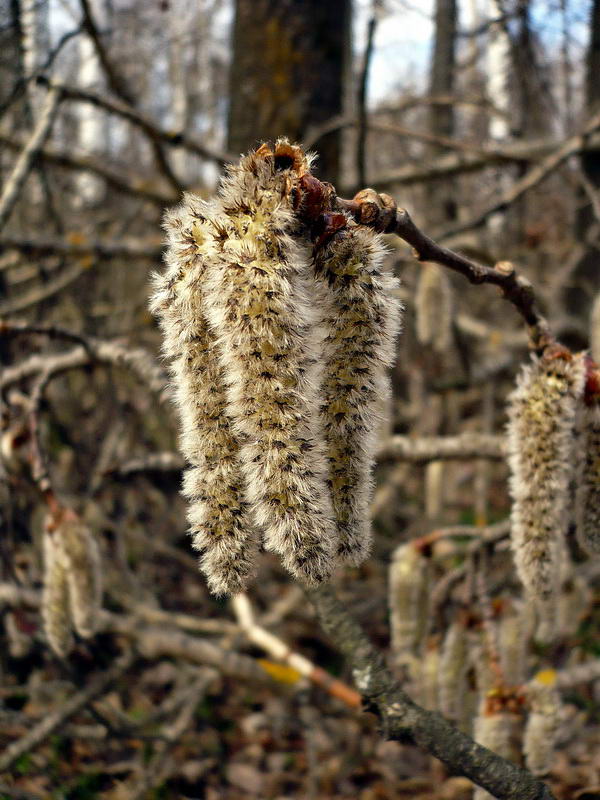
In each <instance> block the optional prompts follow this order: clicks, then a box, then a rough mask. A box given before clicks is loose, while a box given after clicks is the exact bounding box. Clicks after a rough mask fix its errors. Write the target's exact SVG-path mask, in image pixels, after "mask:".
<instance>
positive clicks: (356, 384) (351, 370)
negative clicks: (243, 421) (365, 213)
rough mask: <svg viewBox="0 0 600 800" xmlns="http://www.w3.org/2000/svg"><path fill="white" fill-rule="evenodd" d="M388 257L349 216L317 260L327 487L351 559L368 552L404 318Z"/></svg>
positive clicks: (342, 552) (378, 240)
mask: <svg viewBox="0 0 600 800" xmlns="http://www.w3.org/2000/svg"><path fill="white" fill-rule="evenodd" d="M384 256H385V247H384V244H383V238H382V236H381V235H380V234H377V233H374V232H373V231H372V230H371V229H370V228H365V227H360V226H358V225H356V224H355V223H354V221H353V220H352V219H351V218H350V217H349V216H348V217H347V218H346V225H345V227H344V228H343V229H341V230H339V231H338V232H337V233H335V234H334V235H333V236H332V237H331V238H330V240H329V241H328V242H327V244H326V245H325V246H324V247H322V248H319V247H318V248H317V250H316V253H315V261H314V263H315V276H316V283H317V286H318V287H319V288H320V290H321V292H322V294H323V296H324V298H325V307H326V313H325V315H324V319H323V325H324V328H325V332H326V335H325V340H324V342H323V353H322V358H323V379H322V386H321V415H322V419H323V425H324V430H325V441H326V445H327V457H328V460H329V486H330V488H331V495H332V500H333V507H334V511H335V516H336V521H337V526H338V532H339V556H340V558H342V559H343V560H347V561H349V562H350V563H351V564H359V563H361V562H362V561H364V559H365V558H366V557H367V555H368V553H369V549H370V544H371V525H370V513H369V502H370V498H371V488H372V480H371V473H372V469H373V464H374V456H375V450H376V445H377V434H378V430H379V428H380V426H381V424H382V422H383V418H382V414H381V410H382V409H383V408H385V407H386V403H385V400H386V399H387V397H388V396H389V394H390V381H389V378H388V376H387V374H386V370H387V368H388V367H389V366H390V365H391V364H392V362H393V359H394V349H395V338H396V335H397V333H398V329H399V322H400V304H399V302H398V300H397V299H396V298H395V297H394V291H395V290H396V288H397V287H398V281H397V279H396V278H395V277H394V276H392V275H391V274H389V273H387V272H386V271H385V270H384V269H383V267H382V261H383V258H384Z"/></svg>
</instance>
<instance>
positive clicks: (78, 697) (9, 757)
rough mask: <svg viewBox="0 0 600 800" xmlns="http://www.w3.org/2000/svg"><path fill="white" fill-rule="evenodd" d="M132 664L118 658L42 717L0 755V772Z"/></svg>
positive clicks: (130, 658)
mask: <svg viewBox="0 0 600 800" xmlns="http://www.w3.org/2000/svg"><path fill="white" fill-rule="evenodd" d="M132 663H133V656H132V654H131V653H126V654H125V655H123V656H121V657H120V658H119V659H118V660H117V661H115V662H114V664H112V665H111V666H110V667H109V668H108V669H106V670H103V671H102V672H100V673H99V674H98V675H95V676H94V677H93V678H92V679H91V680H90V682H89V683H88V685H87V686H85V687H84V688H83V689H80V690H79V691H78V692H76V693H75V694H74V695H72V696H71V697H70V698H69V699H68V700H67V701H66V702H64V703H63V704H62V705H61V706H60V708H58V709H57V710H56V711H54V712H52V713H51V714H48V716H46V717H44V719H42V720H41V721H40V722H38V723H37V725H35V726H34V727H33V728H32V729H31V730H30V731H29V732H28V733H26V734H25V736H23V737H22V738H21V739H17V741H16V742H12V743H11V744H9V745H8V747H7V748H6V749H5V750H4V752H3V753H1V754H0V772H2V771H4V770H8V769H9V768H10V767H11V766H12V765H13V764H14V763H15V761H16V760H17V759H18V758H19V757H20V756H22V755H23V754H24V753H27V752H29V751H30V750H32V749H33V748H35V747H37V746H38V745H40V744H41V743H42V742H43V741H45V740H46V739H47V738H48V737H49V736H50V735H51V734H52V733H53V732H54V731H55V730H56V729H57V728H59V727H60V726H61V725H62V724H63V723H64V722H66V721H67V720H68V719H70V718H71V717H72V716H73V715H74V714H76V713H77V712H78V711H81V709H82V708H85V706H87V704H88V703H89V702H91V701H92V700H94V698H96V697H98V696H99V695H101V694H103V693H104V692H105V691H106V690H107V689H108V688H109V687H110V685H111V684H112V683H114V681H116V680H117V679H118V678H120V676H121V675H123V673H125V672H126V671H127V670H128V669H129V667H130V666H131V665H132Z"/></svg>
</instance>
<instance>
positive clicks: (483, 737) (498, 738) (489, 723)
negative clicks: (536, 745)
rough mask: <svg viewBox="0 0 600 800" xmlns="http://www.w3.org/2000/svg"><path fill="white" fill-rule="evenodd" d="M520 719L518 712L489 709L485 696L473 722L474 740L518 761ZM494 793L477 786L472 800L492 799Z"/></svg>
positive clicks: (509, 758) (511, 759)
mask: <svg viewBox="0 0 600 800" xmlns="http://www.w3.org/2000/svg"><path fill="white" fill-rule="evenodd" d="M521 724H522V719H521V717H520V716H519V714H511V713H510V712H508V711H505V710H498V711H490V710H489V709H488V702H487V698H483V700H481V701H480V704H479V711H478V713H477V716H476V717H475V720H474V723H473V738H474V739H475V741H476V742H477V743H478V744H480V745H482V746H483V747H487V748H488V749H489V750H492V751H493V752H494V753H497V754H498V755H499V756H502V757H503V758H506V759H508V760H510V761H516V762H518V760H519V758H518V755H519V754H518V743H519V735H520V730H521ZM493 798H494V795H492V794H490V793H489V792H487V791H486V790H485V789H482V788H481V786H477V787H476V788H475V791H474V792H473V800H493Z"/></svg>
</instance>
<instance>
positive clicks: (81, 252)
mask: <svg viewBox="0 0 600 800" xmlns="http://www.w3.org/2000/svg"><path fill="white" fill-rule="evenodd" d="M0 248H1V249H3V250H19V251H20V252H21V253H24V254H25V255H36V256H47V255H65V256H95V257H96V258H99V259H110V258H139V259H143V260H146V261H154V262H157V263H159V262H160V259H161V256H162V247H161V246H159V245H156V244H155V243H154V242H152V241H149V242H144V241H135V240H131V241H129V242H128V241H127V240H124V241H114V242H110V241H109V242H102V241H98V240H94V239H88V238H87V237H86V236H85V235H83V234H79V233H71V234H67V236H66V237H65V238H64V239H23V238H21V237H20V236H13V235H12V234H8V235H6V236H3V237H2V242H1V245H0Z"/></svg>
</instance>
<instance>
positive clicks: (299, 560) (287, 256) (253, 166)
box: [199, 142, 338, 583]
mask: <svg viewBox="0 0 600 800" xmlns="http://www.w3.org/2000/svg"><path fill="white" fill-rule="evenodd" d="M307 170H308V163H307V161H306V159H305V157H304V155H303V154H302V152H301V151H300V150H299V148H293V147H290V146H289V145H288V144H286V143H285V142H280V143H278V145H277V146H276V148H275V151H274V153H271V152H270V151H269V150H268V149H266V148H260V149H259V150H258V151H256V152H255V153H251V154H250V155H248V156H246V157H245V158H243V159H242V160H241V162H240V163H239V164H238V165H235V166H233V167H229V169H228V173H227V175H226V176H225V178H224V179H223V180H222V181H221V187H220V191H219V199H218V202H217V210H216V213H214V214H213V215H211V218H210V220H209V225H210V233H209V235H208V241H207V242H206V243H205V244H202V245H199V251H200V252H201V253H205V254H206V261H205V263H206V280H205V287H206V292H205V294H204V301H205V302H204V307H205V309H206V315H207V318H208V321H209V325H210V327H211V330H212V334H213V336H214V337H215V340H216V342H217V348H218V353H219V361H220V364H221V367H222V370H223V375H224V382H225V387H226V396H227V402H228V409H229V413H230V415H231V418H232V420H233V424H234V430H235V432H236V433H237V435H238V436H239V438H240V450H239V456H240V465H241V471H242V475H243V478H244V481H245V487H246V495H247V500H248V502H249V503H250V505H251V507H252V511H253V514H254V519H255V521H256V523H257V524H258V525H260V526H261V527H262V528H263V530H264V535H265V544H266V547H267V548H268V549H270V550H273V551H275V552H277V553H279V554H280V555H281V556H282V559H283V562H284V565H285V566H286V567H287V569H289V570H290V572H292V574H294V575H295V576H296V577H298V578H300V579H302V580H304V581H305V582H307V583H316V582H319V581H321V580H323V579H324V578H326V577H328V576H329V575H330V573H331V571H332V569H333V566H334V563H335V555H336V552H337V549H338V545H337V538H338V537H337V531H336V528H335V524H334V521H333V510H332V506H331V498H330V496H329V492H328V491H327V485H326V467H327V464H326V460H325V452H324V450H325V448H324V442H323V433H322V427H321V420H320V416H319V392H318V385H319V380H320V376H319V356H320V352H319V347H320V344H321V338H322V333H321V329H320V328H319V322H320V319H321V315H322V310H321V309H320V308H319V306H318V304H317V303H315V302H314V300H313V296H312V292H311V289H312V288H313V282H312V280H311V276H310V273H311V246H310V239H309V237H308V233H307V232H306V233H305V232H304V231H303V229H302V228H301V227H300V224H299V222H298V220H297V218H296V216H295V214H294V213H293V208H292V200H291V197H292V193H291V189H292V184H293V180H294V179H296V178H297V177H299V176H301V175H302V174H303V173H304V172H306V171H307Z"/></svg>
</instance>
